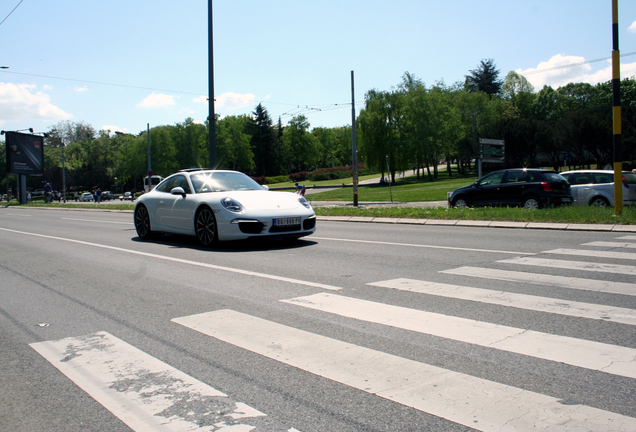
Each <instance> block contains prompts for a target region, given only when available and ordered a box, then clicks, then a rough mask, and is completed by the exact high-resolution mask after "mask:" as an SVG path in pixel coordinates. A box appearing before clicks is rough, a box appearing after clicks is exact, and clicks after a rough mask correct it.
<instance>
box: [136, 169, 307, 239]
mask: <svg viewBox="0 0 636 432" xmlns="http://www.w3.org/2000/svg"><path fill="white" fill-rule="evenodd" d="M134 222H135V228H136V229H137V234H138V235H139V237H140V238H141V239H148V238H150V237H151V236H152V235H154V234H155V233H173V234H186V235H193V236H196V237H197V239H198V240H199V242H200V243H201V244H203V245H204V246H209V245H211V244H212V243H214V242H216V241H219V240H221V241H223V240H239V239H246V238H251V237H272V238H300V237H303V236H306V235H309V234H312V233H313V232H314V231H315V230H316V214H315V213H314V211H313V209H312V208H311V205H310V204H309V202H308V201H307V200H306V199H305V197H303V196H301V195H297V194H294V193H290V192H273V191H270V190H268V188H267V186H261V185H259V184H258V183H256V182H255V181H254V180H252V179H251V178H250V177H248V176H246V175H245V174H242V173H240V172H237V171H222V170H209V169H187V170H182V171H179V172H177V173H175V174H172V175H171V176H169V177H167V178H165V179H164V180H163V181H162V182H161V183H159V185H157V187H155V188H154V189H153V190H152V191H150V192H147V193H145V194H143V195H142V196H141V197H140V198H139V199H138V200H137V203H136V204H135V212H134Z"/></svg>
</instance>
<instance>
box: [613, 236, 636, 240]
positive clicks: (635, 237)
mask: <svg viewBox="0 0 636 432" xmlns="http://www.w3.org/2000/svg"><path fill="white" fill-rule="evenodd" d="M616 238H617V239H618V240H636V236H623V237H616Z"/></svg>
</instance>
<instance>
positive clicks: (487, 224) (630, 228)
mask: <svg viewBox="0 0 636 432" xmlns="http://www.w3.org/2000/svg"><path fill="white" fill-rule="evenodd" d="M316 218H317V219H318V220H322V221H330V222H358V223H384V224H404V225H437V226H461V227H472V228H513V229H544V230H562V231H596V232H622V233H632V232H633V233H636V226H634V225H603V224H567V223H540V222H505V221H481V220H448V219H407V218H386V217H369V216H317V217H316Z"/></svg>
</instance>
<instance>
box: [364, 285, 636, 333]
mask: <svg viewBox="0 0 636 432" xmlns="http://www.w3.org/2000/svg"><path fill="white" fill-rule="evenodd" d="M367 285H372V286H379V287H384V288H393V289H397V290H402V291H410V292H417V293H421V294H430V295H436V296H442V297H450V298H457V299H462V300H470V301H476V302H481V303H488V304H495V305H501V306H509V307H515V308H519V309H527V310H533V311H538V312H547V313H556V314H560V315H568V316H574V317H579V318H589V319H596V320H603V321H611V322H617V323H622V324H629V325H636V309H628V308H622V307H616V306H604V305H597V304H593V303H581V302H575V301H571V300H562V299H555V298H551V297H539V296H534V295H526V294H516V293H509V292H505V291H495V290H490V289H481V288H471V287H465V286H459V285H450V284H443V283H436V282H426V281H418V280H412V279H393V280H388V281H382V282H374V283H370V284H367ZM635 291H636V290H635ZM635 294H636V292H635Z"/></svg>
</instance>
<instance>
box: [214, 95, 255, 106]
mask: <svg viewBox="0 0 636 432" xmlns="http://www.w3.org/2000/svg"><path fill="white" fill-rule="evenodd" d="M255 101H256V96H254V95H253V94H251V93H246V94H239V93H234V92H227V93H223V94H222V95H220V96H217V97H216V99H215V103H214V106H215V107H218V108H221V109H226V110H234V109H239V108H245V107H248V106H253V105H254V104H255Z"/></svg>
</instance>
